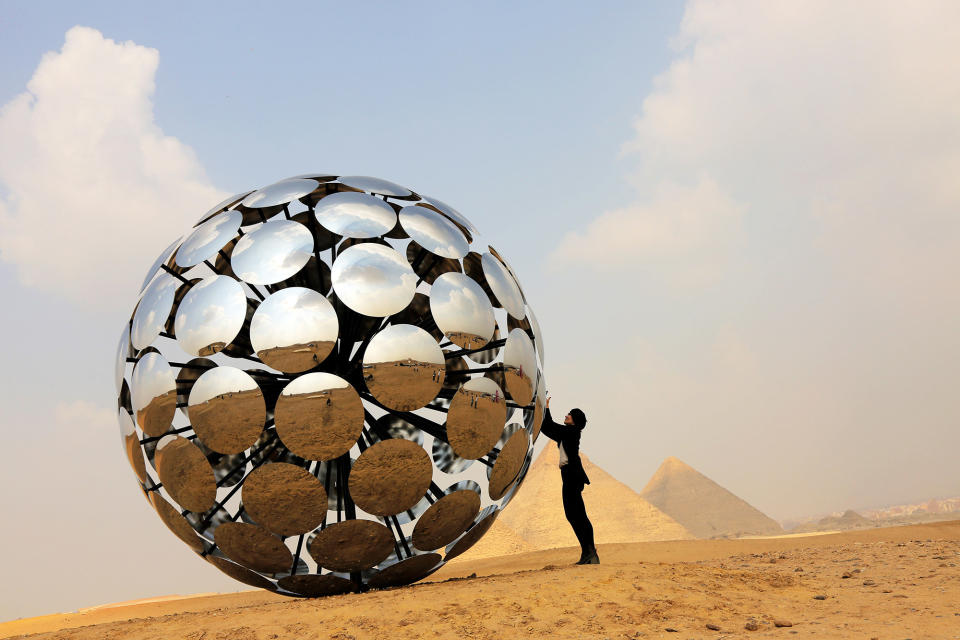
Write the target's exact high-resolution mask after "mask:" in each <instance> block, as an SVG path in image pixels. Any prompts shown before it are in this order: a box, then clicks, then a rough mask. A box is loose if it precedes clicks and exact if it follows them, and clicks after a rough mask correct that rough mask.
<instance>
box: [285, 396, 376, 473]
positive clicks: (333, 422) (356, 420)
mask: <svg viewBox="0 0 960 640" xmlns="http://www.w3.org/2000/svg"><path fill="white" fill-rule="evenodd" d="M276 424H277V433H278V434H279V435H280V439H281V440H282V441H283V444H284V445H286V447H287V448H288V449H290V451H292V452H293V453H295V454H297V455H298V456H301V457H304V458H308V459H311V460H329V459H332V458H336V457H337V456H340V455H343V454H344V453H346V452H347V451H348V450H349V449H350V447H352V446H353V444H354V443H355V442H356V441H357V438H358V437H360V433H361V431H362V430H363V407H362V406H361V404H360V398H359V397H358V396H357V392H356V391H354V390H353V388H351V387H341V388H334V389H322V390H319V391H311V392H306V393H298V394H290V395H288V394H287V393H286V392H284V394H283V395H281V396H280V399H279V400H277V410H276Z"/></svg>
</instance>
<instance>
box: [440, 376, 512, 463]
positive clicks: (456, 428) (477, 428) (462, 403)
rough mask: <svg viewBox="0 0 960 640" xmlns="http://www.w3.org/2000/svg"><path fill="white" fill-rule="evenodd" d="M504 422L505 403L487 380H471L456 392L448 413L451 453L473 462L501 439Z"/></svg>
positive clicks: (501, 393)
mask: <svg viewBox="0 0 960 640" xmlns="http://www.w3.org/2000/svg"><path fill="white" fill-rule="evenodd" d="M506 421H507V400H506V398H504V396H503V391H502V390H501V389H500V386H499V385H498V384H497V383H496V382H494V381H493V380H491V379H490V378H483V377H481V378H471V379H470V380H468V381H467V382H466V384H464V385H463V386H462V387H460V388H459V389H458V390H457V393H456V395H454V397H453V400H451V401H450V409H449V410H448V411H447V439H448V440H449V442H450V446H451V447H453V451H454V453H456V454H457V455H458V456H460V457H461V458H466V459H468V460H476V459H477V458H480V457H481V456H483V455H485V454H486V453H487V452H488V451H490V449H492V448H493V445H495V444H496V443H497V440H498V439H499V438H500V433H501V432H502V431H503V425H504V424H505V423H506Z"/></svg>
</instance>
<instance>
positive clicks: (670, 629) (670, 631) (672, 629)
mask: <svg viewBox="0 0 960 640" xmlns="http://www.w3.org/2000/svg"><path fill="white" fill-rule="evenodd" d="M664 631H666V632H667V633H677V630H676V629H674V628H673V627H667V628H666V629H664Z"/></svg>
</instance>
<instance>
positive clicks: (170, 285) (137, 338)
mask: <svg viewBox="0 0 960 640" xmlns="http://www.w3.org/2000/svg"><path fill="white" fill-rule="evenodd" d="M178 284H179V282H178V281H177V280H175V279H174V278H173V276H171V275H168V274H160V275H159V276H157V278H156V279H155V280H154V281H153V282H151V283H150V286H149V287H147V290H146V291H145V292H144V293H143V298H142V299H141V300H140V304H139V305H137V311H136V313H134V314H133V324H132V326H131V329H130V341H131V342H132V343H133V346H134V347H135V348H137V349H143V348H146V347H149V346H150V343H151V342H153V339H154V338H156V337H157V336H158V335H160V332H161V331H162V330H163V325H164V324H165V323H166V321H167V318H168V317H169V315H170V309H171V308H172V307H173V298H174V295H175V294H176V292H177V286H178Z"/></svg>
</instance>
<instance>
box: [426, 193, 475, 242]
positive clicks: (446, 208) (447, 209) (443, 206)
mask: <svg viewBox="0 0 960 640" xmlns="http://www.w3.org/2000/svg"><path fill="white" fill-rule="evenodd" d="M423 199H424V201H425V202H428V203H429V204H432V205H433V206H435V207H436V208H437V209H439V210H440V211H442V212H443V214H444V215H445V216H447V217H448V218H451V219H452V220H454V221H456V222H459V223H460V224H461V225H463V226H464V227H466V228H467V230H468V231H470V232H471V233H473V234H476V233H477V228H476V227H475V226H473V223H472V222H470V221H469V220H467V219H466V218H465V217H464V215H463V214H462V213H460V212H459V211H457V210H456V209H454V208H453V207H451V206H450V205H448V204H447V203H446V202H443V201H441V200H437V199H436V198H427V197H424V198H423Z"/></svg>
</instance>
